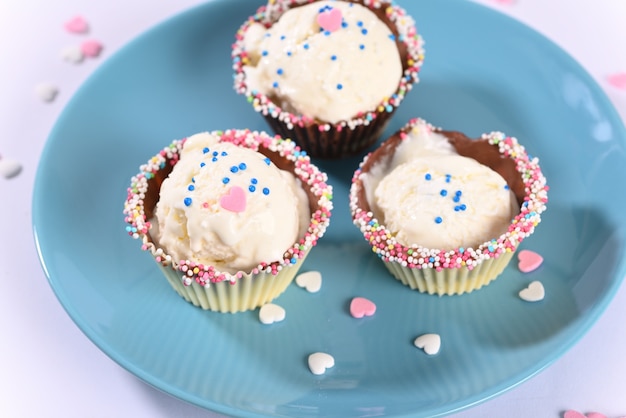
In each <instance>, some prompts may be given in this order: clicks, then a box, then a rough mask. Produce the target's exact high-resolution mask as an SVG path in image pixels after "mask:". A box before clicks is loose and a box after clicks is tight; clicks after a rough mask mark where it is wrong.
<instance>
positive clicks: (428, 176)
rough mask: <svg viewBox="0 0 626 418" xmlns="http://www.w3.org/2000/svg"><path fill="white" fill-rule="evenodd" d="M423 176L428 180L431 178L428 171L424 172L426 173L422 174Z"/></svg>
mask: <svg viewBox="0 0 626 418" xmlns="http://www.w3.org/2000/svg"><path fill="white" fill-rule="evenodd" d="M424 178H425V179H426V180H430V179H432V178H433V176H431V175H430V173H426V175H425V176H424Z"/></svg>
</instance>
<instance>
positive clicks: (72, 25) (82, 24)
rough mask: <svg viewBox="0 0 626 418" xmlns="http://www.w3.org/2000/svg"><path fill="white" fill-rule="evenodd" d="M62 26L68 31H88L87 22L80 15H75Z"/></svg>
mask: <svg viewBox="0 0 626 418" xmlns="http://www.w3.org/2000/svg"><path fill="white" fill-rule="evenodd" d="M64 27H65V30H66V31H68V32H70V33H87V32H88V31H89V24H88V23H87V21H86V20H85V19H84V18H83V17H82V16H75V17H73V18H72V19H70V20H68V21H67V22H65V25H64Z"/></svg>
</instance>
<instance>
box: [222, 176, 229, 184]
mask: <svg viewBox="0 0 626 418" xmlns="http://www.w3.org/2000/svg"><path fill="white" fill-rule="evenodd" d="M229 181H230V178H228V177H224V178H223V179H222V183H224V184H228V182H229Z"/></svg>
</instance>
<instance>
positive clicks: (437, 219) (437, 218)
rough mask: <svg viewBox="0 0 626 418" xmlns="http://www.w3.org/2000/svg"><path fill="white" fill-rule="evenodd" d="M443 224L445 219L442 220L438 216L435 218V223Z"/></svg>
mask: <svg viewBox="0 0 626 418" xmlns="http://www.w3.org/2000/svg"><path fill="white" fill-rule="evenodd" d="M442 222H443V219H441V216H437V217H436V218H435V223H437V224H440V223H442Z"/></svg>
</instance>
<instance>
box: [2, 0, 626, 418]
mask: <svg viewBox="0 0 626 418" xmlns="http://www.w3.org/2000/svg"><path fill="white" fill-rule="evenodd" d="M433 1H434V0H433ZM479 2H480V3H483V4H485V5H487V6H489V7H493V8H495V9H497V10H500V11H502V12H503V13H507V14H509V15H512V16H514V17H516V18H518V19H519V20H521V21H523V22H525V23H526V24H528V25H530V26H531V27H533V28H535V29H537V30H539V31H540V32H542V33H543V34H545V35H547V36H548V37H549V38H551V39H552V40H554V41H555V42H557V43H558V44H559V45H560V46H561V47H563V48H564V49H565V50H566V51H568V52H569V53H570V54H571V55H572V56H574V58H576V59H577V60H578V61H579V62H580V63H582V65H583V66H584V67H585V68H586V69H587V70H588V71H589V72H590V74H591V75H592V76H593V77H594V78H595V79H596V80H597V82H598V84H599V85H600V86H601V87H602V88H603V89H604V90H605V91H606V93H607V95H608V96H609V98H610V99H611V101H612V102H613V104H614V105H615V106H616V108H617V109H618V112H619V113H620V115H621V116H622V118H623V119H624V120H626V89H620V88H618V87H615V86H612V85H611V84H610V83H608V81H607V77H608V76H609V75H611V74H616V73H620V72H626V1H624V0H580V1H577V0H518V1H516V2H511V1H505V0H499V1H498V0H480V1H479ZM199 3H201V1H200V0H176V1H173V0H161V1H151V2H148V1H145V0H144V1H140V0H0V156H1V158H3V159H5V160H8V159H11V160H16V161H18V162H20V163H21V164H22V165H23V170H22V172H21V173H20V174H19V175H18V176H17V177H14V178H12V179H5V178H3V177H2V176H0V364H1V366H0V367H1V368H0V416H3V417H67V418H72V417H156V418H171V417H208V418H211V417H217V416H218V415H216V414H213V413H211V412H208V411H205V410H202V409H200V408H197V407H195V406H192V405H189V404H186V403H184V402H182V401H179V400H177V399H174V398H172V397H170V396H169V395H166V394H163V393H161V392H159V391H157V390H155V389H153V388H152V387H150V386H148V385H146V384H145V383H143V382H142V381H140V380H139V379H137V378H136V377H135V376H133V375H131V374H130V373H128V372H126V371H125V370H124V369H122V368H121V367H119V366H118V365H117V364H116V363H114V362H113V361H112V360H110V359H109V358H108V357H106V356H105V355H104V354H103V353H102V352H101V351H100V350H99V349H98V348H96V346H94V345H93V344H92V343H91V342H90V341H89V340H88V339H87V338H86V337H85V336H84V335H83V334H82V333H81V331H80V330H79V329H78V328H77V327H76V326H75V325H74V323H73V322H72V321H71V320H70V319H69V317H68V316H67V314H66V313H65V311H63V309H62V307H61V305H60V304H59V303H58V302H57V300H56V298H55V296H54V295H53V293H52V291H51V289H50V287H49V286H48V284H47V281H46V279H45V276H44V273H43V271H42V270H41V268H40V265H39V262H38V258H37V254H36V251H35V247H34V243H33V239H32V232H31V219H30V217H31V210H30V205H31V193H32V186H33V180H34V176H35V171H36V168H37V162H38V159H39V155H40V152H41V150H42V147H43V144H44V142H45V140H46V137H47V135H48V133H49V132H50V129H51V127H52V126H53V124H54V121H55V119H56V118H57V117H58V115H59V114H60V112H61V110H62V109H63V107H64V105H65V104H66V103H67V101H68V99H69V98H70V97H71V96H72V94H73V93H74V92H75V91H76V89H77V88H78V87H79V85H80V84H81V83H82V82H83V81H84V80H85V79H86V78H87V77H88V76H89V74H91V72H92V71H93V70H94V69H95V68H96V67H97V66H98V65H99V64H100V63H101V62H102V61H103V60H105V59H106V58H107V57H109V56H110V55H112V54H113V53H114V52H115V51H116V50H118V49H119V48H120V47H121V46H122V45H124V44H125V43H126V42H128V41H129V40H131V39H132V38H133V37H135V36H136V35H138V34H139V33H141V32H143V31H144V30H146V29H148V28H150V27H151V26H153V25H154V24H156V23H159V22H161V21H163V20H165V19H167V18H168V17H170V16H172V15H173V14H175V13H177V12H179V11H182V10H185V9H187V8H189V7H191V6H193V5H196V4H199ZM77 14H80V15H82V16H84V17H85V18H86V19H87V20H88V22H89V23H90V26H91V30H90V33H89V35H87V36H82V37H81V36H79V35H73V34H69V33H67V32H65V31H64V30H63V23H64V22H66V21H67V20H69V19H70V18H72V17H73V16H75V15H77ZM87 38H93V39H97V40H99V41H101V42H102V43H103V44H104V46H105V49H104V51H103V53H102V55H101V56H100V57H99V58H96V59H86V60H85V61H84V62H83V63H81V64H77V65H74V64H69V63H67V62H64V61H63V60H62V59H61V58H60V51H61V50H62V49H63V48H64V47H66V46H70V45H75V44H77V43H78V42H80V41H81V40H83V39H87ZM43 81H49V82H51V83H53V84H54V85H56V86H58V88H59V90H60V92H59V95H58V97H57V99H56V100H55V101H54V102H52V103H43V102H42V101H41V100H39V99H38V98H37V96H36V94H35V93H34V89H35V86H36V85H37V84H39V83H40V82H43ZM625 314H626V286H622V288H621V290H620V291H619V292H618V294H617V295H616V297H615V299H614V300H613V302H612V303H611V305H610V306H609V308H608V309H607V311H606V313H605V314H604V315H603V316H602V318H601V319H600V320H599V321H598V322H597V324H596V325H595V326H594V327H593V328H592V329H591V330H590V332H589V333H588V334H587V335H586V336H585V337H584V338H583V339H582V340H581V341H580V342H579V343H578V344H577V345H576V346H574V347H573V348H572V349H571V350H570V351H569V352H567V353H566V354H565V355H564V356H563V357H562V358H561V359H559V360H558V361H557V362H556V363H555V364H553V365H552V366H551V367H550V368H548V369H547V370H546V371H544V372H542V373H540V374H539V375H538V376H536V377H534V378H532V379H530V380H529V381H527V382H525V383H523V384H521V385H520V386H518V387H517V388H515V389H513V390H511V391H509V392H507V393H505V394H503V395H501V396H499V397H496V398H495V399H492V400H490V401H487V402H485V403H483V404H481V405H478V406H475V407H473V408H470V409H467V410H465V411H463V412H461V413H459V414H457V415H455V417H457V418H475V417H513V418H515V417H520V418H521V417H561V416H562V415H563V412H564V411H565V410H567V409H575V410H577V411H580V412H583V413H588V412H592V411H597V412H601V413H603V414H605V415H606V416H607V417H619V416H622V415H625V416H626V361H625V359H624V357H625V356H624V353H626V352H625V351H624V347H626V321H625V320H624V317H625Z"/></svg>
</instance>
